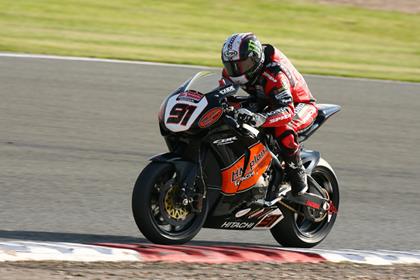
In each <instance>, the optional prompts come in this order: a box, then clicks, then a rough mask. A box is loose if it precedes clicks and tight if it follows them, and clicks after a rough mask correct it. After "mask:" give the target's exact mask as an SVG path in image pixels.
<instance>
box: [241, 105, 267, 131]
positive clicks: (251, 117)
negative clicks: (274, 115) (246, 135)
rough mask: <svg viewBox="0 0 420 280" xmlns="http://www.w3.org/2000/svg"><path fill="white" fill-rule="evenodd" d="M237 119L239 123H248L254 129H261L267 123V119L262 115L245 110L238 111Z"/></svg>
mask: <svg viewBox="0 0 420 280" xmlns="http://www.w3.org/2000/svg"><path fill="white" fill-rule="evenodd" d="M236 119H237V120H238V121H239V123H246V124H249V125H251V126H254V127H259V126H261V125H262V124H263V123H264V122H265V119H266V118H265V117H264V116H263V115H261V114H255V113H252V112H251V111H249V110H248V109H245V108H240V109H238V113H237V116H236Z"/></svg>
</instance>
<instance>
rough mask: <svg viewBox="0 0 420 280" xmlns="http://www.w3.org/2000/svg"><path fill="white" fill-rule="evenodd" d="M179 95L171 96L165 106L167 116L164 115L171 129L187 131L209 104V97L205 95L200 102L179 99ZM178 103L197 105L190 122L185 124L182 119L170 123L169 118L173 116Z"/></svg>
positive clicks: (167, 125) (166, 124)
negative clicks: (172, 112) (173, 110)
mask: <svg viewBox="0 0 420 280" xmlns="http://www.w3.org/2000/svg"><path fill="white" fill-rule="evenodd" d="M178 96H179V94H176V95H174V96H172V97H171V98H169V100H168V102H167V103H166V108H165V116H164V119H165V126H166V127H167V128H168V129H169V130H170V131H173V132H181V131H187V130H188V129H190V127H191V125H192V124H193V123H194V121H196V119H197V118H198V116H199V115H200V114H201V113H202V112H203V110H204V109H205V108H206V107H207V104H208V102H207V99H206V98H205V97H204V96H203V98H202V99H201V100H200V101H199V102H198V103H194V102H192V101H191V102H190V101H187V100H178V101H177V98H178ZM177 104H187V105H190V106H195V107H196V108H195V109H194V112H193V113H192V115H191V117H189V119H188V122H187V123H186V124H185V125H183V124H182V121H180V122H179V123H168V119H169V118H170V117H171V111H172V109H173V108H174V106H175V105H177Z"/></svg>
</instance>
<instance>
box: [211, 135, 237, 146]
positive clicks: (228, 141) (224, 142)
mask: <svg viewBox="0 0 420 280" xmlns="http://www.w3.org/2000/svg"><path fill="white" fill-rule="evenodd" d="M236 140H238V138H237V137H236V136H233V137H229V138H224V139H217V140H215V141H213V144H216V145H218V146H219V145H227V144H232V143H233V142H235V141H236Z"/></svg>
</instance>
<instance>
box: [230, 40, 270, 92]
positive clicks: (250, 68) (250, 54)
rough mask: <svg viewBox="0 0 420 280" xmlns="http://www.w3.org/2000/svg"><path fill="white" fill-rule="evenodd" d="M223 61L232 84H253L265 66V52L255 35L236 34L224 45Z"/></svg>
mask: <svg viewBox="0 0 420 280" xmlns="http://www.w3.org/2000/svg"><path fill="white" fill-rule="evenodd" d="M222 61H223V65H224V67H225V69H226V72H227V74H228V75H229V78H230V79H231V80H232V82H234V83H236V84H239V85H244V84H247V83H253V82H254V81H255V78H256V76H257V74H258V72H259V70H260V69H261V68H262V66H263V64H264V51H263V48H262V46H261V43H260V41H259V40H258V39H257V37H256V36H255V35H254V34H252V33H235V34H232V35H231V36H229V37H228V38H227V39H226V41H225V43H224V44H223V48H222Z"/></svg>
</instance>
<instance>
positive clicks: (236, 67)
mask: <svg viewBox="0 0 420 280" xmlns="http://www.w3.org/2000/svg"><path fill="white" fill-rule="evenodd" d="M223 64H224V66H225V68H226V71H227V73H228V74H229V76H231V77H238V76H241V75H244V74H246V73H247V72H249V71H251V70H254V68H255V66H256V65H257V61H255V59H254V57H247V58H246V59H243V60H238V61H225V62H223Z"/></svg>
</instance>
